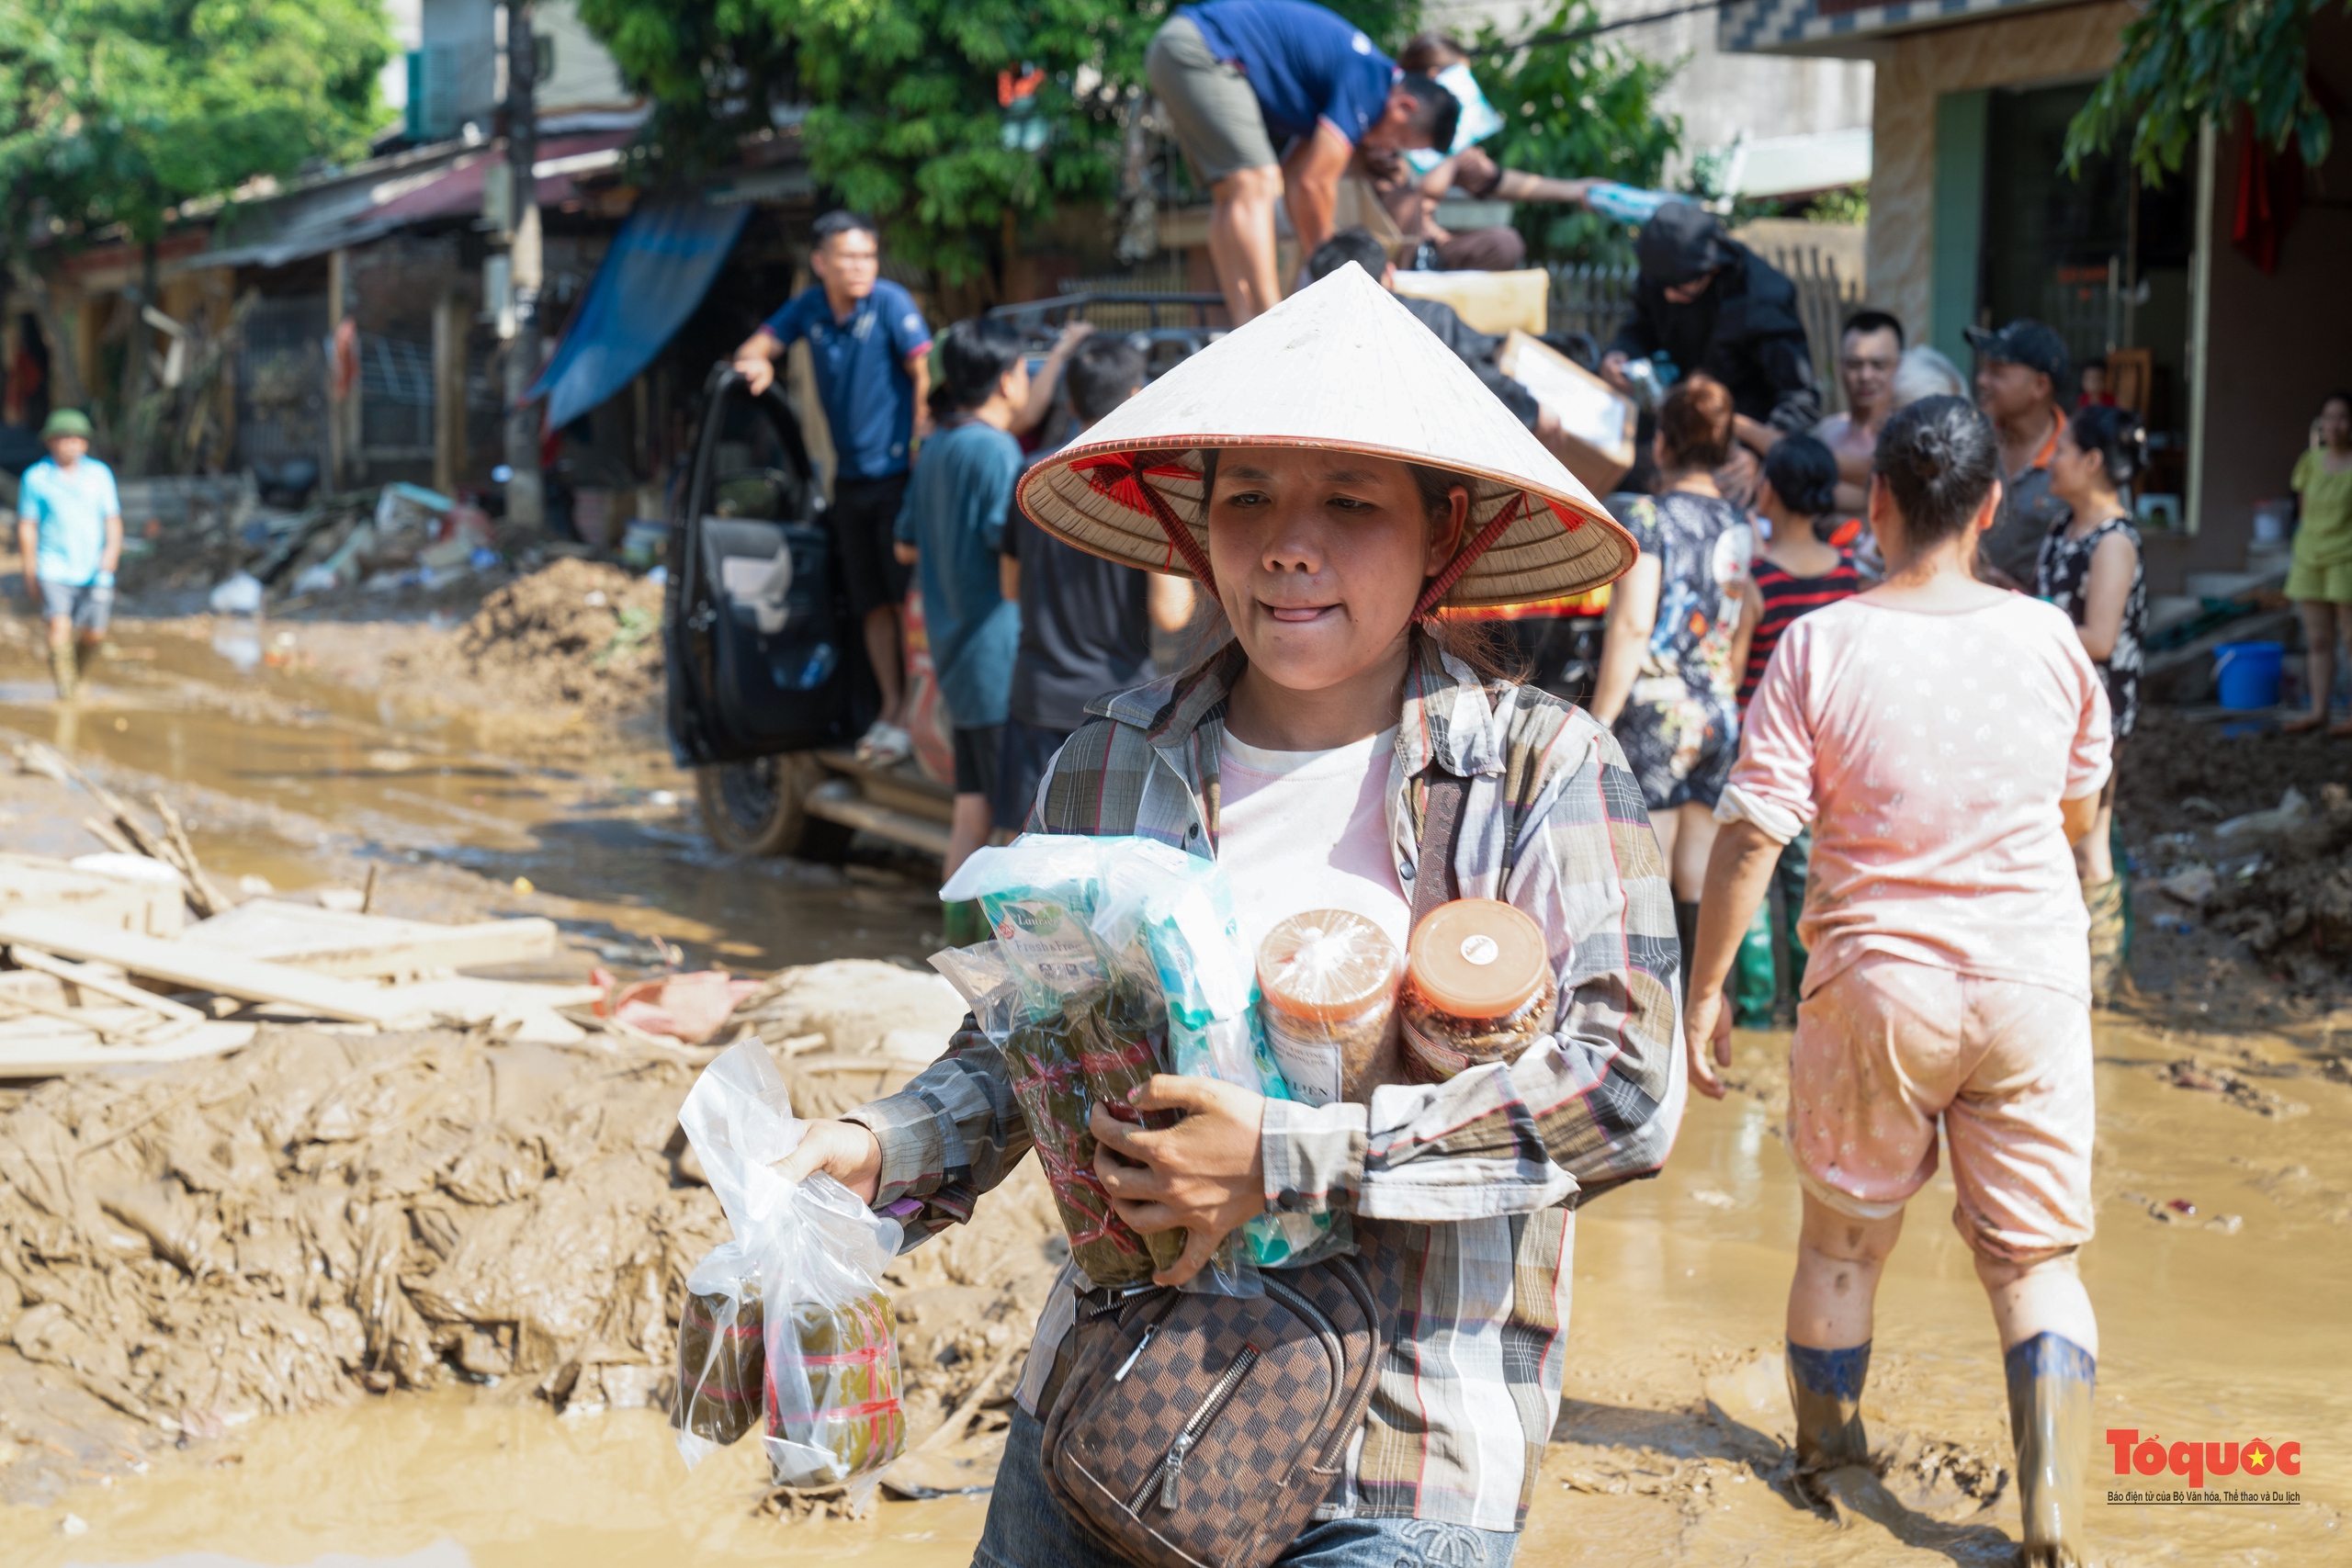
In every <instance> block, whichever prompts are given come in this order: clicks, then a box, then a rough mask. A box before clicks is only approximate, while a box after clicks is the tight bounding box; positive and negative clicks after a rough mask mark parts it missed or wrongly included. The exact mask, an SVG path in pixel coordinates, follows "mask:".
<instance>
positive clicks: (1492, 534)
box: [1413, 491, 1559, 621]
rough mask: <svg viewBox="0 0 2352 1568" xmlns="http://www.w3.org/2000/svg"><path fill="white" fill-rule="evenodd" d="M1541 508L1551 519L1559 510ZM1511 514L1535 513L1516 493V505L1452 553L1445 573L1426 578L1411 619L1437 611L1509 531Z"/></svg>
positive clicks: (1523, 493) (1547, 506)
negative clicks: (1448, 595)
mask: <svg viewBox="0 0 2352 1568" xmlns="http://www.w3.org/2000/svg"><path fill="white" fill-rule="evenodd" d="M1544 505H1545V509H1546V510H1548V511H1550V512H1551V513H1552V514H1553V515H1554V516H1555V517H1556V516H1558V515H1559V509H1558V508H1557V507H1555V506H1553V505H1552V504H1551V503H1550V502H1548V501H1547V502H1545V503H1544ZM1512 513H1519V514H1520V515H1521V516H1526V517H1533V516H1534V515H1535V509H1534V507H1533V505H1532V503H1531V502H1530V500H1529V492H1528V491H1520V492H1519V502H1518V504H1517V505H1516V506H1508V505H1507V506H1505V507H1504V508H1503V509H1502V510H1501V511H1499V512H1498V513H1495V516H1494V521H1493V522H1491V523H1488V524H1487V525H1486V526H1485V527H1483V528H1481V529H1479V530H1478V533H1477V536H1476V537H1475V538H1473V539H1472V540H1471V541H1470V542H1469V543H1468V544H1467V545H1464V547H1462V548H1460V549H1458V550H1456V551H1454V552H1453V559H1452V560H1450V561H1448V562H1446V563H1445V570H1443V571H1441V572H1439V573H1438V574H1437V575H1436V576H1435V577H1432V578H1430V580H1429V581H1428V582H1427V583H1426V584H1424V585H1423V586H1422V589H1421V596H1420V598H1419V601H1417V602H1416V603H1415V604H1414V605H1413V619H1415V620H1417V621H1418V620H1421V619H1424V618H1425V617H1427V616H1428V615H1429V614H1430V611H1432V610H1434V609H1436V608H1437V604H1438V601H1439V600H1441V599H1442V598H1444V597H1445V596H1446V595H1447V594H1448V593H1450V592H1453V585H1454V584H1455V583H1457V582H1459V581H1462V577H1463V574H1464V572H1466V571H1468V570H1470V569H1471V568H1472V567H1474V566H1476V565H1477V564H1478V558H1479V557H1480V556H1483V555H1485V554H1486V553H1487V549H1488V548H1489V547H1492V546H1493V544H1494V542H1495V541H1496V540H1497V539H1499V538H1501V537H1502V536H1503V535H1504V534H1505V533H1507V532H1509V531H1510V525H1511V524H1512V522H1513V521H1515V519H1514V517H1513V515H1512Z"/></svg>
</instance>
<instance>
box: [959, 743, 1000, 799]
mask: <svg viewBox="0 0 2352 1568" xmlns="http://www.w3.org/2000/svg"><path fill="white" fill-rule="evenodd" d="M1003 737H1004V726H1002V725H1001V724H974V725H962V724H959V725H956V727H955V742H956V794H957V795H986V796H988V797H989V801H990V803H991V805H993V803H994V801H995V799H996V768H997V750H998V749H999V747H1000V746H1001V743H1002V740H1003Z"/></svg>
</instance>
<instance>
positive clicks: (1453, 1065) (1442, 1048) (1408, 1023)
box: [1404, 1013, 1470, 1083]
mask: <svg viewBox="0 0 2352 1568" xmlns="http://www.w3.org/2000/svg"><path fill="white" fill-rule="evenodd" d="M1404 1024H1405V1030H1404V1038H1405V1055H1407V1056H1408V1057H1410V1058H1411V1059H1412V1060H1413V1061H1414V1062H1415V1063H1417V1064H1418V1065H1419V1066H1420V1068H1421V1071H1422V1072H1423V1074H1425V1075H1426V1077H1424V1079H1423V1081H1424V1082H1428V1083H1443V1082H1445V1080H1446V1079H1448V1078H1450V1077H1453V1076H1454V1075H1455V1074H1457V1073H1460V1072H1461V1071H1463V1070H1464V1068H1466V1067H1468V1066H1470V1058H1469V1057H1468V1056H1466V1055H1464V1054H1463V1053H1462V1052H1459V1051H1457V1050H1455V1049H1453V1046H1451V1045H1444V1044H1441V1043H1438V1042H1437V1041H1436V1040H1433V1039H1431V1038H1430V1036H1429V1035H1428V1034H1426V1033H1424V1032H1422V1031H1420V1030H1419V1029H1416V1028H1414V1027H1413V1020H1412V1015H1411V1014H1410V1013H1408V1014H1406V1016H1405V1019H1404Z"/></svg>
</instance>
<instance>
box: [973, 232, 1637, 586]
mask: <svg viewBox="0 0 2352 1568" xmlns="http://www.w3.org/2000/svg"><path fill="white" fill-rule="evenodd" d="M1211 446H1216V447H1232V446H1313V447H1322V448H1327V449H1329V450H1334V451H1342V452H1359V453H1363V454H1364V455H1365V456H1367V457H1389V458H1395V459H1398V460H1400V461H1404V462H1409V463H1420V464H1424V465H1427V466H1428V467H1430V468H1444V469H1448V470H1450V471H1452V472H1453V473H1457V474H1459V475H1461V476H1462V477H1463V479H1465V480H1467V481H1468V483H1469V488H1470V520H1469V525H1468V533H1467V536H1466V537H1465V539H1464V545H1463V547H1462V549H1461V550H1460V551H1459V552H1458V553H1457V554H1456V555H1455V557H1454V559H1453V563H1452V564H1451V565H1449V566H1448V567H1447V569H1446V570H1445V571H1444V572H1442V573H1441V574H1440V575H1439V576H1437V577H1433V578H1431V579H1430V581H1429V583H1428V585H1427V587H1426V588H1425V589H1424V590H1423V592H1422V595H1421V602H1420V604H1419V606H1418V607H1417V608H1418V611H1419V612H1421V613H1426V612H1427V611H1429V610H1430V609H1431V608H1432V607H1434V606H1436V605H1438V604H1449V605H1460V606H1464V607H1470V606H1477V605H1490V604H1526V603H1529V602H1531V601H1533V600H1538V599H1553V598H1558V597H1561V596H1563V595H1566V594H1571V593H1581V592H1586V591H1587V590H1589V589H1593V588H1597V587H1599V586H1600V585H1601V584H1602V583H1604V582H1609V581H1613V580H1614V579H1616V578H1617V577H1619V576H1620V575H1622V574H1623V572H1624V570H1626V569H1627V568H1628V567H1630V566H1632V565H1633V564H1634V555H1635V554H1636V550H1635V547H1634V538H1633V536H1632V535H1630V534H1628V533H1626V532H1625V530H1624V529H1623V527H1621V526H1619V525H1618V524H1617V522H1616V520H1615V519H1613V518H1611V516H1610V515H1609V513H1608V512H1607V511H1606V510H1604V509H1603V508H1602V506H1601V505H1600V502H1597V501H1595V500H1593V498H1592V492H1591V491H1588V490H1586V489H1585V488H1584V486H1583V485H1582V484H1581V483H1580V482H1578V480H1577V477H1576V476H1575V475H1574V474H1571V473H1569V472H1568V470H1567V469H1566V468H1564V467H1562V466H1561V463H1560V460H1559V459H1558V458H1556V457H1553V456H1552V454H1551V453H1550V452H1548V451H1546V450H1545V449H1544V444H1543V443H1542V442H1540V441H1538V440H1536V439H1535V437H1534V436H1533V435H1532V434H1529V432H1528V431H1527V429H1526V427H1525V426H1523V425H1521V423H1519V421H1518V420H1517V419H1516V418H1515V417H1513V416H1512V414H1511V412H1510V410H1508V409H1506V408H1504V407H1503V405H1502V403H1501V401H1500V400H1498V399H1497V398H1496V396H1495V395H1494V393H1492V392H1491V391H1489V390H1487V387H1486V386H1485V384H1484V383H1482V382H1481V381H1480V380H1479V379H1478V378H1477V376H1476V374H1475V373H1474V372H1473V371H1472V370H1471V369H1470V367H1468V366H1466V365H1464V364H1463V362H1462V361H1461V359H1460V358H1459V357H1457V356H1456V355H1454V354H1453V351H1452V350H1450V349H1448V348H1447V347H1446V346H1445V344H1442V343H1441V342H1440V341H1439V340H1438V338H1437V335H1436V334H1435V333H1431V332H1430V330H1429V329H1428V328H1427V327H1424V326H1423V325H1421V323H1420V322H1419V321H1417V320H1416V319H1415V318H1414V317H1413V315H1412V314H1411V312H1409V311H1408V310H1406V309H1405V308H1404V307H1403V306H1402V305H1399V304H1398V303H1397V301H1396V300H1395V299H1392V298H1391V297H1390V295H1389V293H1388V291H1387V290H1386V289H1385V288H1381V287H1380V285H1379V284H1377V283H1375V282H1374V281H1373V280H1372V279H1371V278H1369V277H1367V276H1364V273H1363V268H1362V267H1359V266H1357V265H1354V264H1353V263H1350V264H1349V265H1346V266H1344V267H1341V268H1340V270H1339V271H1338V272H1335V273H1333V274H1332V275H1331V276H1329V277H1327V278H1325V279H1323V281H1321V282H1320V283H1317V284H1316V285H1314V286H1313V287H1311V288H1305V289H1302V290H1300V291H1299V292H1298V293H1296V294H1294V295H1292V296H1291V297H1290V298H1289V299H1285V300H1283V302H1282V303H1281V304H1279V305H1277V306H1275V307H1274V308H1273V309H1272V310H1269V311H1267V312H1266V313H1265V314H1264V315H1262V316H1260V317H1258V318H1257V319H1256V320H1254V321H1250V324H1249V325H1247V326H1245V327H1242V328H1240V329H1238V331H1235V332H1232V333H1227V335H1226V336H1224V337H1222V338H1220V339H1218V340H1217V341H1216V343H1213V344H1210V345H1209V346H1208V347H1206V348H1204V349H1203V350H1202V351H1201V352H1200V353H1198V354H1196V355H1193V356H1192V357H1191V358H1189V359H1187V360H1185V361H1184V362H1183V363H1182V364H1180V365H1178V366H1177V367H1175V368H1174V369H1172V370H1170V371H1169V372H1168V374H1167V375H1165V376H1162V377H1161V378H1159V380H1157V381H1154V382H1153V383H1152V384H1151V385H1149V386H1148V387H1146V388H1145V389H1143V390H1142V391H1140V392H1138V393H1136V395H1135V396H1134V397H1133V398H1130V399H1129V400H1127V401H1126V402H1125V403H1123V404H1121V405H1120V406H1119V407H1118V408H1116V409H1114V410H1113V411H1112V412H1111V413H1110V414H1108V415H1107V416H1105V417H1104V418H1103V420H1102V421H1101V422H1100V423H1097V424H1095V425H1094V426H1093V427H1092V428H1091V429H1090V430H1088V431H1087V432H1086V434H1085V435H1084V437H1083V438H1081V439H1080V440H1079V441H1076V442H1073V443H1072V444H1070V445H1069V446H1065V447H1063V448H1062V449H1061V450H1060V451H1058V452H1056V453H1054V454H1053V455H1052V456H1051V457H1047V458H1046V459H1045V460H1044V461H1042V462H1040V463H1038V464H1037V465H1036V467H1035V468H1031V469H1030V470H1029V471H1028V472H1027V473H1026V474H1024V475H1023V476H1022V479H1021V488H1020V491H1019V500H1020V503H1021V509H1022V511H1023V512H1025V513H1028V514H1029V517H1030V519H1031V521H1033V522H1035V524H1036V525H1038V526H1039V527H1041V528H1043V529H1045V530H1046V531H1047V532H1048V533H1051V534H1053V535H1056V536H1058V537H1060V538H1063V539H1066V540H1068V541H1069V543H1071V544H1073V545H1076V546H1077V547H1079V548H1080V549H1082V550H1085V551H1088V552H1089V553H1090V554H1093V555H1098V556H1102V557H1103V558H1106V559H1109V560H1115V561H1119V562H1122V563H1124V564H1125V565H1128V566H1137V567H1142V568H1144V569H1146V570H1151V571H1165V572H1171V573H1174V574H1176V575H1178V576H1190V577H1193V578H1196V579H1198V580H1199V581H1203V582H1204V583H1205V582H1208V581H1210V571H1209V562H1208V528H1207V526H1206V525H1205V524H1204V522H1203V521H1202V511H1203V508H1202V503H1201V502H1202V497H1201V452H1202V449H1203V448H1204V447H1211Z"/></svg>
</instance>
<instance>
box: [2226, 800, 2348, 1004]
mask: <svg viewBox="0 0 2352 1568" xmlns="http://www.w3.org/2000/svg"><path fill="white" fill-rule="evenodd" d="M2230 829H2236V830H2235V831H2231V830H2230ZM2214 831H2215V836H2216V837H2217V838H2219V839H2222V840H2224V841H2237V842H2241V843H2244V844H2245V845H2247V846H2248V847H2249V848H2252V849H2255V850H2256V851H2257V852H2258V853H2257V858H2256V859H2254V860H2252V861H2250V862H2248V863H2247V864H2246V866H2245V868H2244V869H2243V874H2236V875H2231V876H2222V877H2217V878H2216V879H2215V885H2214V887H2213V890H2212V893H2211V897H2209V898H2207V899H2206V900H2205V901H2204V908H2205V911H2206V913H2207V914H2208V915H2209V916H2211V918H2212V923H2213V925H2214V927H2215V929H2216V930H2219V931H2225V932H2227V933H2229V934H2230V935H2233V936H2237V937H2242V938H2244V939H2245V944H2246V945H2247V946H2248V947H2250V948H2252V949H2253V950H2254V951H2255V952H2256V953H2260V954H2262V955H2263V956H2264V957H2267V958H2274V959H2284V960H2286V961H2287V962H2288V965H2289V967H2290V968H2292V969H2296V970H2298V971H2301V970H2302V969H2305V968H2311V969H2312V970H2313V971H2314V972H2315V973H2314V976H2311V977H2316V972H2318V971H2321V970H2322V969H2324V967H2329V966H2332V967H2334V968H2336V969H2342V968H2346V967H2352V856H2347V855H2346V849H2347V848H2352V792H2347V791H2346V789H2345V787H2344V786H2343V785H2342V784H2323V785H2321V786H2320V790H2319V804H2318V806H2317V807H2312V805H2311V804H2310V803H2309V802H2308V801H2306V800H2305V799H2304V797H2303V795H2302V794H2301V791H2298V790H2291V789H2290V790H2289V791H2288V793H2287V795H2285V796H2284V797H2283V798H2282V799H2281V801H2280V803H2279V804H2278V806H2277V807H2272V808H2271V809H2270V810H2268V811H2265V812H2261V813H2256V814H2253V815H2252V816H2250V817H2241V818H2233V819H2231V820H2230V821H2228V822H2224V823H2222V825H2221V826H2220V827H2219V828H2217V829H2215V830H2214ZM2298 977H2299V978H2301V977H2305V976H2301V975H2299V976H2298Z"/></svg>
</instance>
